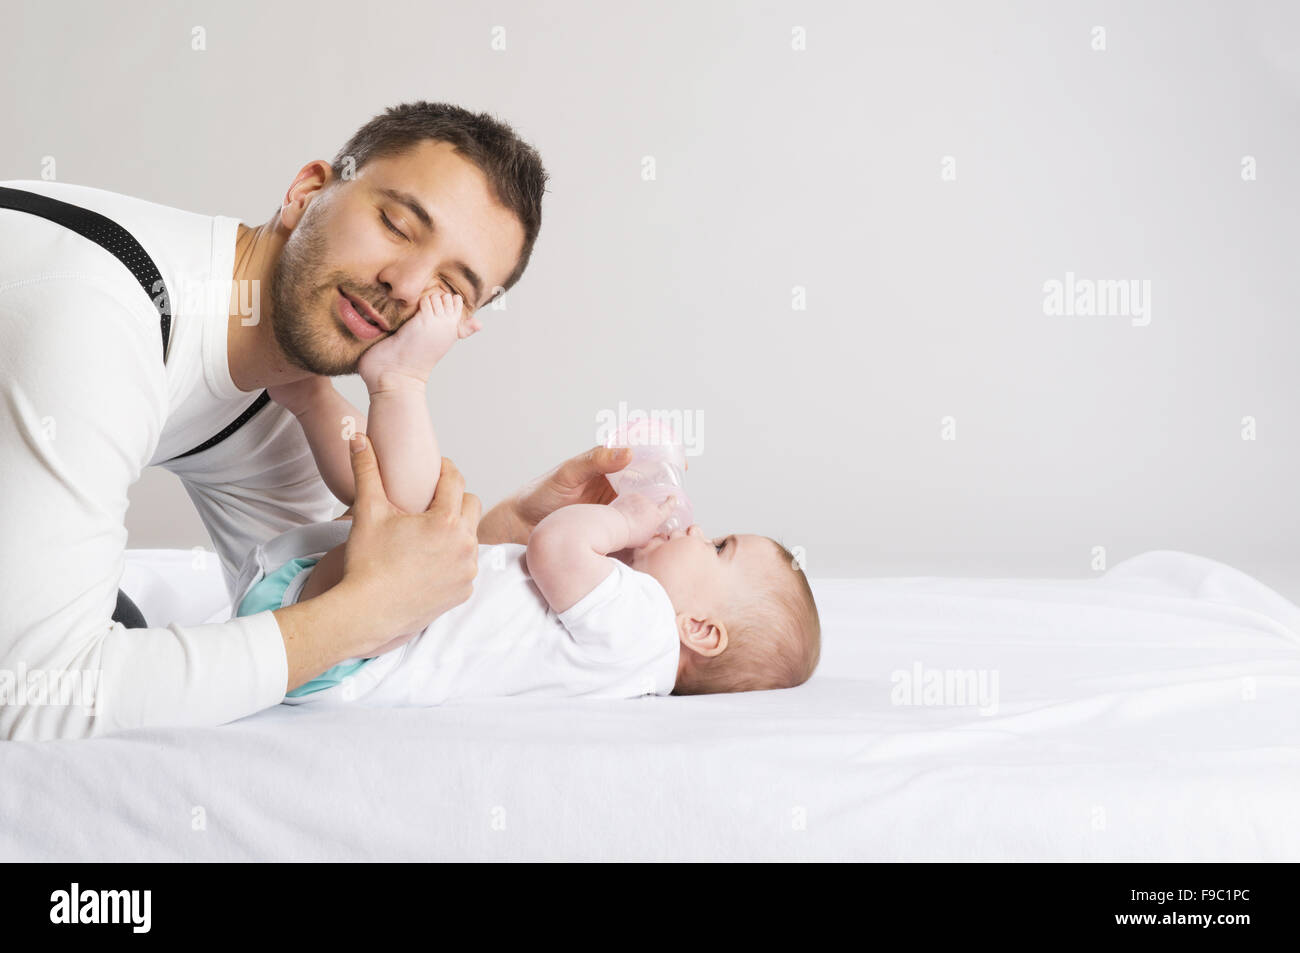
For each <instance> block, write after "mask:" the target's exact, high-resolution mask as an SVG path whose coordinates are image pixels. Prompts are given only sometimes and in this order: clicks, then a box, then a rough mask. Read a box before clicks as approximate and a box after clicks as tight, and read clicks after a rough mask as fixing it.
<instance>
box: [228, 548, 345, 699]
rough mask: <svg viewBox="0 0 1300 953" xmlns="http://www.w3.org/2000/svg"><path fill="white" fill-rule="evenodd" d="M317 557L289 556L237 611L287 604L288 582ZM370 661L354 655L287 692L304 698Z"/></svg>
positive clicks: (251, 611) (278, 606) (274, 607)
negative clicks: (285, 598) (291, 557)
mask: <svg viewBox="0 0 1300 953" xmlns="http://www.w3.org/2000/svg"><path fill="white" fill-rule="evenodd" d="M318 561H319V560H316V559H312V558H311V557H309V556H303V557H300V558H298V559H291V560H289V561H288V562H287V563H285V564H284V565H283V566H281V567H280V568H279V569H277V570H276V571H275V572H273V573H271V574H270V575H268V576H267V577H266V578H265V579H263V580H261V581H260V582H259V583H258V584H257V585H255V586H253V588H252V589H249V590H248V595H246V596H244V599H243V601H242V602H240V603H239V611H238V612H236V613H235V615H241V616H243V615H253V614H254V613H255V612H266V611H268V610H272V609H280V608H282V607H283V606H284V593H285V590H287V589H288V588H289V583H291V582H293V578H294V576H296V575H298V573H300V572H302V571H303V570H304V569H310V568H311V567H312V566H314V565H316V563H317V562H318ZM369 661H370V659H368V658H363V659H354V660H353V661H351V662H340V663H339V664H338V665H335V666H334V667H333V668H331V669H327V670H326V671H324V672H322V673H321V674H319V675H317V676H316V677H315V678H313V679H312V680H311V681H309V682H306V683H304V684H302V685H299V686H298V687H297V688H295V689H294V690H293V691H291V692H287V693H286V696H287V697H289V698H301V697H302V696H303V695H311V694H314V693H315V692H321V691H324V690H325V689H327V688H333V687H334V686H335V685H337V684H339V683H340V682H342V681H343V679H345V678H347V677H348V676H349V675H352V674H355V673H356V672H357V671H358V670H359V669H360V668H361V666H363V665H365V664H366V663H367V662H369Z"/></svg>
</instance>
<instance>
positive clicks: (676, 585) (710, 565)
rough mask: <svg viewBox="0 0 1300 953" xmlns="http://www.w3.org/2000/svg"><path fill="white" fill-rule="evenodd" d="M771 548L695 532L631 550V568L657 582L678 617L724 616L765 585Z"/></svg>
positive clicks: (761, 541) (759, 540)
mask: <svg viewBox="0 0 1300 953" xmlns="http://www.w3.org/2000/svg"><path fill="white" fill-rule="evenodd" d="M772 548H773V547H772V543H771V541H770V540H768V539H767V538H766V537H764V536H755V535H732V536H713V537H710V536H706V535H705V533H704V530H702V529H700V527H699V526H691V527H690V528H689V529H687V530H680V529H679V530H674V531H673V532H672V533H671V534H670V535H669V536H668V537H667V538H664V537H662V536H656V537H655V538H654V539H652V540H650V542H648V543H646V544H645V545H644V546H642V547H640V548H639V549H634V550H632V554H631V559H630V560H629V565H630V566H631V567H632V568H633V569H636V570H639V571H640V572H645V573H649V574H650V575H652V576H654V577H655V579H657V580H659V584H660V585H662V586H663V587H664V589H665V591H667V593H668V595H669V597H670V598H671V599H672V601H673V608H675V609H676V610H677V611H678V612H693V613H694V612H720V611H722V610H723V609H724V608H725V607H727V606H730V605H735V604H736V603H737V601H738V600H737V598H736V597H738V596H742V595H743V594H744V592H745V591H746V590H748V589H750V588H752V587H753V586H754V585H755V584H756V581H757V580H759V579H761V576H760V571H761V569H762V568H763V567H764V566H765V565H766V564H768V563H770V562H771V561H772V555H773V553H772Z"/></svg>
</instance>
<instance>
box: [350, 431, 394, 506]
mask: <svg viewBox="0 0 1300 953" xmlns="http://www.w3.org/2000/svg"><path fill="white" fill-rule="evenodd" d="M351 449H352V454H351V457H352V482H353V483H354V484H355V486H356V497H355V499H354V500H353V503H352V509H353V510H354V516H359V517H361V519H363V520H364V519H366V518H368V517H369V515H370V513H371V512H372V511H373V509H374V508H375V507H377V506H380V505H382V504H383V503H386V502H387V501H388V493H387V492H386V491H385V490H384V481H383V479H382V478H381V477H380V476H379V461H378V460H376V459H375V450H374V447H373V446H372V445H371V443H370V441H369V439H367V437H366V435H365V434H363V433H359V434H354V435H353V437H352V442H351Z"/></svg>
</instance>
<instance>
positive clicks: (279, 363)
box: [226, 214, 308, 391]
mask: <svg viewBox="0 0 1300 953" xmlns="http://www.w3.org/2000/svg"><path fill="white" fill-rule="evenodd" d="M278 222H279V215H278V214H277V215H276V217H275V218H273V219H271V221H270V222H268V223H267V224H265V225H258V226H256V227H253V228H249V227H248V226H247V225H245V224H243V223H242V222H241V223H240V224H239V229H238V232H237V236H236V238H235V269H234V272H233V274H232V275H231V277H232V279H233V284H232V285H231V294H230V314H229V317H228V318H227V325H226V360H227V362H228V364H229V366H230V379H231V380H233V381H234V382H235V386H236V387H238V388H239V389H240V390H242V391H255V390H261V389H262V388H264V387H269V386H271V385H274V384H286V383H288V382H290V381H295V380H299V379H301V378H303V377H306V376H308V375H307V374H306V372H304V371H303V370H302V368H300V367H295V366H293V365H292V364H290V363H289V362H288V361H286V360H285V359H284V354H283V353H282V352H281V351H280V345H279V344H278V343H277V342H276V340H275V332H274V330H273V329H272V323H271V322H272V321H273V320H274V319H275V316H274V315H273V314H271V294H270V292H271V274H272V272H273V271H274V270H275V263H276V261H277V259H278V258H279V255H280V250H281V249H282V248H283V247H284V239H283V238H281V237H280V235H279V234H278V230H277V228H276V225H277V223H278Z"/></svg>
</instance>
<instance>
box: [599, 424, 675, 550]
mask: <svg viewBox="0 0 1300 953" xmlns="http://www.w3.org/2000/svg"><path fill="white" fill-rule="evenodd" d="M605 446H606V447H631V448H632V462H631V463H629V464H628V465H627V466H626V467H624V468H623V469H622V470H619V471H618V472H617V473H610V474H608V475H607V476H606V479H607V480H609V484H610V486H612V487H613V488H614V492H615V493H617V494H618V495H619V496H622V495H623V494H625V493H643V494H645V495H646V496H648V497H649V498H650V499H652V500H653V501H654V502H656V503H662V502H663V501H664V500H666V499H668V498H669V497H670V496H671V497H673V498H674V499H675V500H676V501H677V502H676V505H675V506H674V507H673V508H672V511H671V512H670V513H669V514H668V518H667V519H666V520H664V522H663V524H662V525H661V526H660V527H659V529H658V530H657V532H658V533H660V534H662V535H665V536H666V535H668V534H669V533H671V532H673V531H674V530H679V529H680V530H685V529H687V528H688V527H689V526H690V525H691V523H692V522H693V521H694V519H695V516H694V512H693V511H692V509H691V501H690V500H689V499H688V498H687V496H686V491H685V490H684V489H682V482H683V476H684V474H685V473H686V451H685V449H684V448H683V447H682V443H681V441H680V439H679V438H678V437H677V435H676V433H675V432H674V431H673V429H672V427H671V426H670V425H669V424H667V423H665V422H663V421H659V420H654V421H651V420H648V419H646V418H644V417H642V418H639V419H637V420H634V421H632V422H631V423H629V424H625V425H624V426H622V427H619V428H618V429H617V430H616V431H615V432H613V433H611V434H610V435H609V437H608V438H607V439H606V440H605Z"/></svg>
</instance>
